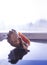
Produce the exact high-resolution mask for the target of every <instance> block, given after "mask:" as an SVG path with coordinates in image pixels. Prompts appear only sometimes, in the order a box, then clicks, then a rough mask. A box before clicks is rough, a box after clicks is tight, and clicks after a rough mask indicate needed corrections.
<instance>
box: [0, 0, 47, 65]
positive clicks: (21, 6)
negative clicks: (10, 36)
mask: <svg viewBox="0 0 47 65" xmlns="http://www.w3.org/2000/svg"><path fill="white" fill-rule="evenodd" d="M11 29H16V30H17V32H18V31H21V32H31V33H32V32H33V33H35V32H37V33H41V32H42V33H47V0H0V32H8V31H9V30H11ZM13 48H14V47H12V46H10V45H9V43H8V42H7V40H3V41H2V42H0V64H1V65H5V64H7V63H8V62H7V58H8V54H9V53H10V51H11V50H12V49H13ZM29 50H30V52H29V53H28V54H27V55H25V56H24V57H23V59H22V60H47V43H46V44H45V43H44V44H43V43H38V42H32V41H31V45H30V47H29ZM20 62H21V61H20ZM20 62H19V63H20ZM26 63H27V61H26V62H25V64H26Z"/></svg>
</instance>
